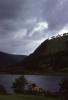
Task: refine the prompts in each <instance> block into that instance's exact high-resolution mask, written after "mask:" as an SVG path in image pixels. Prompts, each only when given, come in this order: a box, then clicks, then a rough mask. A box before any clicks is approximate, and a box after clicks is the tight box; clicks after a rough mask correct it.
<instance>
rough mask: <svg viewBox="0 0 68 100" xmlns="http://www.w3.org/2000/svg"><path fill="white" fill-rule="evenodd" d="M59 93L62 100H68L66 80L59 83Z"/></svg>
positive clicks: (67, 81)
mask: <svg viewBox="0 0 68 100" xmlns="http://www.w3.org/2000/svg"><path fill="white" fill-rule="evenodd" d="M59 86H60V93H61V94H62V95H63V97H64V100H67V98H68V79H64V80H61V82H60V83H59Z"/></svg>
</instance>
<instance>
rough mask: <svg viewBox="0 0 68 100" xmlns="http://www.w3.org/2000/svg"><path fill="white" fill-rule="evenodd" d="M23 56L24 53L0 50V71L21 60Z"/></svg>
mask: <svg viewBox="0 0 68 100" xmlns="http://www.w3.org/2000/svg"><path fill="white" fill-rule="evenodd" d="M25 57H26V56H25V55H13V54H8V53H4V52H0V72H1V71H4V70H5V69H6V68H7V67H10V66H13V65H14V64H16V63H19V62H21V61H23V60H24V58H25Z"/></svg>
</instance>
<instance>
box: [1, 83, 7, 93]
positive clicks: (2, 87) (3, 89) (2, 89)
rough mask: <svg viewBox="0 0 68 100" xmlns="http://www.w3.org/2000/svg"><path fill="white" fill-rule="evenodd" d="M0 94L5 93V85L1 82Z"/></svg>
mask: <svg viewBox="0 0 68 100" xmlns="http://www.w3.org/2000/svg"><path fill="white" fill-rule="evenodd" d="M0 94H7V91H6V89H5V87H4V86H3V85H1V84H0Z"/></svg>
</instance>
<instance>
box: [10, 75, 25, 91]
mask: <svg viewBox="0 0 68 100" xmlns="http://www.w3.org/2000/svg"><path fill="white" fill-rule="evenodd" d="M26 84H27V80H26V79H25V77H24V75H23V76H20V77H19V78H17V79H16V80H15V82H14V83H13V86H12V88H13V89H14V92H15V93H24V92H25V85H26Z"/></svg>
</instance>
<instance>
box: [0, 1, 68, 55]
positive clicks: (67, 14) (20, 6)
mask: <svg viewBox="0 0 68 100" xmlns="http://www.w3.org/2000/svg"><path fill="white" fill-rule="evenodd" d="M63 32H68V0H0V51H3V52H7V53H12V54H26V55H28V54H30V53H32V52H33V51H34V50H35V49H36V48H37V46H38V45H40V43H41V42H43V41H44V40H45V39H46V38H49V37H51V36H53V35H57V34H62V33H63Z"/></svg>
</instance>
